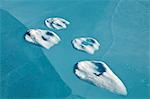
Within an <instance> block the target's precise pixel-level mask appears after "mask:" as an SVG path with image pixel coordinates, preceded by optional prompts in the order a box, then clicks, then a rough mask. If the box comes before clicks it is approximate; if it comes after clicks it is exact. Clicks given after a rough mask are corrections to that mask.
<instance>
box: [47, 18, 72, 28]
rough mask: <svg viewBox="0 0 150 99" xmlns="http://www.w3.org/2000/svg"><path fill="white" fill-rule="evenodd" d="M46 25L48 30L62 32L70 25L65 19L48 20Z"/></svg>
mask: <svg viewBox="0 0 150 99" xmlns="http://www.w3.org/2000/svg"><path fill="white" fill-rule="evenodd" d="M45 24H46V26H47V27H48V28H51V29H56V30H60V29H65V28H67V25H69V24H70V23H69V22H68V21H67V20H65V19H63V18H48V19H46V20H45Z"/></svg>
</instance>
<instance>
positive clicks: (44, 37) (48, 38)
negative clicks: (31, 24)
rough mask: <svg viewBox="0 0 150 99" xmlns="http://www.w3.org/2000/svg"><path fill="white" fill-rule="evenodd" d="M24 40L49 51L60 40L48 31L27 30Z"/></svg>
mask: <svg viewBox="0 0 150 99" xmlns="http://www.w3.org/2000/svg"><path fill="white" fill-rule="evenodd" d="M25 40H26V41H28V42H31V43H34V44H38V45H41V46H43V47H44V48H46V49H49V48H51V47H52V46H54V45H55V44H58V43H59V41H60V38H59V36H57V35H56V34H55V33H54V32H52V31H49V30H41V29H29V30H28V31H27V32H26V34H25Z"/></svg>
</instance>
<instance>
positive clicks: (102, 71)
mask: <svg viewBox="0 0 150 99" xmlns="http://www.w3.org/2000/svg"><path fill="white" fill-rule="evenodd" d="M92 63H93V64H94V65H95V66H96V67H98V68H97V71H98V72H99V73H100V74H98V75H97V76H99V75H102V74H103V73H104V72H106V68H105V67H104V66H103V64H102V63H99V62H92Z"/></svg>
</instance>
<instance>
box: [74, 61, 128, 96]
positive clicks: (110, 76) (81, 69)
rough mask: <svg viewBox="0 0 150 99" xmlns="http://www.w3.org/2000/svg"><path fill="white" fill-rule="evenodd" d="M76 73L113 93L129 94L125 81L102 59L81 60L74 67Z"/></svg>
mask: <svg viewBox="0 0 150 99" xmlns="http://www.w3.org/2000/svg"><path fill="white" fill-rule="evenodd" d="M74 73H75V75H76V76H77V77H78V78H80V79H81V80H84V81H86V82H90V83H91V84H93V85H95V86H97V87H102V88H105V89H107V90H109V91H111V92H113V93H117V94H120V95H127V89H126V87H125V85H124V84H123V82H122V81H121V80H120V79H119V78H118V77H117V76H116V75H115V74H114V73H113V72H112V71H111V69H110V68H109V67H108V65H107V64H106V63H104V62H102V61H80V62H78V63H76V65H75V68H74Z"/></svg>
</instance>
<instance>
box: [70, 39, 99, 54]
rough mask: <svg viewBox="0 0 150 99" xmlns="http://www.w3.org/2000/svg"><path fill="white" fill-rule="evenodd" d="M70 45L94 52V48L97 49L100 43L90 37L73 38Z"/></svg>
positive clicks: (90, 52)
mask: <svg viewBox="0 0 150 99" xmlns="http://www.w3.org/2000/svg"><path fill="white" fill-rule="evenodd" d="M72 45H73V47H74V48H75V49H77V50H80V51H84V52H87V53H89V54H94V53H95V51H96V50H99V47H100V43H99V42H98V41H97V40H96V39H94V38H91V37H82V38H75V39H74V40H73V41H72Z"/></svg>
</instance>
